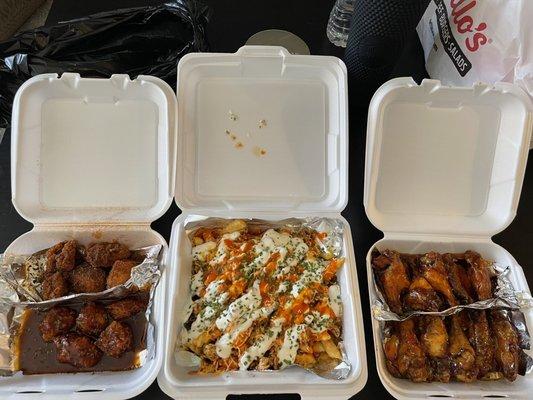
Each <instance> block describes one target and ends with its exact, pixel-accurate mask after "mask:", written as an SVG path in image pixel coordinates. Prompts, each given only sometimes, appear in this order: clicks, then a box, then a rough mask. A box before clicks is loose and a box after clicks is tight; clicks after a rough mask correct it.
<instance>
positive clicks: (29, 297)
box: [0, 245, 163, 376]
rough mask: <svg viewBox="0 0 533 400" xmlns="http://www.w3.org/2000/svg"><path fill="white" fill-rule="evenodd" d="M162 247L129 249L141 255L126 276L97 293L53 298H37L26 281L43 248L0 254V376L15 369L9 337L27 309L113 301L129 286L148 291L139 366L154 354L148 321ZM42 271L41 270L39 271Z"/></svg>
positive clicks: (36, 269) (37, 267)
mask: <svg viewBox="0 0 533 400" xmlns="http://www.w3.org/2000/svg"><path fill="white" fill-rule="evenodd" d="M161 250H162V246H161V245H154V246H149V247H144V248H139V249H135V250H132V253H133V257H135V258H136V259H140V258H144V259H143V261H142V262H141V263H140V264H139V265H137V266H135V267H134V268H133V269H132V271H131V277H130V279H129V280H128V281H127V282H126V283H124V284H122V285H119V286H116V287H114V288H111V289H107V290H105V291H103V292H99V293H80V294H72V295H68V296H64V297H60V298H57V299H52V300H46V301H40V299H41V297H40V295H39V289H32V286H31V285H30V284H29V283H30V282H35V281H36V280H35V279H36V278H35V277H36V276H37V274H38V273H39V271H44V269H41V267H42V266H43V261H42V259H43V258H44V257H43V255H44V253H45V252H46V250H43V251H39V252H37V253H34V254H32V255H30V256H10V257H8V258H7V259H6V258H4V259H2V257H1V256H0V265H1V274H0V376H10V375H13V374H16V373H20V372H17V371H16V370H15V368H14V361H15V360H14V357H13V348H12V346H13V339H14V338H15V336H16V335H17V333H18V329H19V328H20V324H21V318H22V316H23V314H24V312H25V311H26V310H27V309H30V308H32V309H39V310H46V309H48V308H50V307H53V306H56V305H69V304H75V303H84V302H86V301H98V300H117V299H120V298H123V297H125V296H127V295H129V294H131V291H130V289H131V288H132V287H137V288H141V289H143V290H148V291H149V301H148V306H147V308H146V312H145V317H146V320H147V330H146V349H145V350H143V351H142V352H141V354H140V355H139V366H138V367H142V366H143V365H144V364H145V363H146V362H147V361H148V360H151V359H153V358H154V357H155V328H154V326H153V324H152V323H151V322H150V314H151V310H152V302H153V298H154V294H155V289H156V287H157V284H158V282H159V279H160V276H161V271H160V268H159V267H160V264H161V257H162V256H163V252H162V251H161ZM24 263H29V266H30V267H29V270H31V271H34V272H35V273H34V272H31V273H30V274H29V276H28V275H26V273H24V271H26V268H25V267H24ZM41 273H42V272H41Z"/></svg>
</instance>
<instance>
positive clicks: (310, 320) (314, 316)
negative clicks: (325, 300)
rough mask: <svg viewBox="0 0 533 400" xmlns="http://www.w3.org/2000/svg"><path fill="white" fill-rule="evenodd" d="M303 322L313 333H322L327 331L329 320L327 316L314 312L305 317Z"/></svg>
mask: <svg viewBox="0 0 533 400" xmlns="http://www.w3.org/2000/svg"><path fill="white" fill-rule="evenodd" d="M304 321H305V323H306V324H307V326H308V327H309V329H311V331H312V332H313V333H322V332H324V331H325V330H327V329H328V326H329V322H330V318H329V315H326V314H320V313H319V312H318V311H316V310H314V311H312V312H311V313H310V314H307V315H306V316H305V319H304Z"/></svg>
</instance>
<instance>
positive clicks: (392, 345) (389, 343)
mask: <svg viewBox="0 0 533 400" xmlns="http://www.w3.org/2000/svg"><path fill="white" fill-rule="evenodd" d="M390 328H392V327H390ZM399 345H400V339H399V337H398V334H397V333H396V332H393V333H392V334H390V335H389V336H387V337H386V338H385V339H384V340H383V350H384V353H385V363H386V364H387V369H388V370H389V372H390V373H391V374H392V376H394V377H396V378H401V377H402V375H401V374H400V371H398V347H399Z"/></svg>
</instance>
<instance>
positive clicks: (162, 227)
mask: <svg viewBox="0 0 533 400" xmlns="http://www.w3.org/2000/svg"><path fill="white" fill-rule="evenodd" d="M159 2H160V1H158V0H113V1H109V0H92V1H90V2H88V1H83V2H82V1H71V0H54V3H53V6H52V9H51V11H50V15H49V17H48V20H47V24H52V23H56V22H58V21H62V20H68V19H72V18H76V17H81V16H84V15H88V14H90V13H94V12H98V11H105V10H111V9H116V8H121V7H131V6H141V5H147V4H157V3H159ZM208 3H209V5H210V6H211V8H212V11H213V13H212V18H211V22H210V23H209V27H208V30H207V31H208V37H209V42H210V47H211V50H212V51H217V52H234V51H236V50H237V49H238V48H239V47H240V46H242V45H243V44H244V43H245V42H246V40H247V39H248V38H249V37H250V36H251V35H252V34H254V33H256V32H258V31H261V30H264V29H271V28H276V29H286V30H289V31H291V32H294V33H295V34H297V35H298V36H300V37H301V38H302V39H303V40H304V41H305V42H306V43H307V45H308V46H309V48H310V50H311V54H324V55H335V56H338V57H342V55H343V50H342V49H340V48H338V47H335V46H333V45H331V44H330V43H329V41H328V40H327V38H326V36H325V28H326V23H327V19H328V16H329V12H330V10H331V7H332V5H333V3H334V1H333V0H328V1H326V0H311V1H310V0H271V1H266V0H265V1H263V0H261V1H250V0H212V1H208ZM393 75H394V76H413V77H414V78H415V80H417V81H420V80H421V79H422V78H424V77H425V76H426V72H425V69H424V60H423V55H422V52H421V48H420V44H419V42H418V38H417V36H416V34H415V33H413V35H412V38H411V40H410V41H409V42H408V43H407V45H406V48H405V51H404V54H403V55H402V57H401V59H400V60H399V62H398V65H397V67H396V70H395V71H394V74H393ZM349 94H350V102H351V106H350V167H349V173H350V180H349V185H350V186H349V202H348V206H347V207H346V209H345V210H344V212H343V215H344V217H345V218H346V219H347V220H348V221H349V222H350V225H351V229H352V233H353V241H354V246H355V253H356V261H357V270H358V271H357V273H358V277H359V287H360V291H361V305H362V309H363V317H364V327H365V338H366V351H367V362H368V381H367V384H366V386H365V387H364V389H363V390H362V391H361V392H359V393H358V394H357V395H356V396H354V397H353V398H370V397H372V398H379V399H383V398H390V395H389V394H388V393H387V391H386V390H385V388H384V387H383V385H382V384H381V382H380V380H379V377H378V374H377V371H376V363H375V357H374V351H373V347H374V345H373V340H372V332H371V322H370V311H369V301H368V286H367V281H366V279H367V278H366V271H365V255H366V253H367V251H368V249H369V248H370V246H371V245H372V244H373V243H374V242H375V241H377V240H378V239H380V238H381V237H382V234H381V232H379V231H378V230H377V229H375V228H374V227H373V226H372V225H371V224H370V222H369V221H368V219H367V217H366V214H365V210H364V207H363V179H364V156H365V154H364V149H365V140H366V118H367V105H364V106H355V103H356V101H355V99H357V95H358V88H357V87H354V86H353V85H352V86H350V88H349ZM9 148H10V135H9V133H6V137H4V140H3V141H2V143H1V145H0V249H4V248H6V247H7V246H8V245H9V243H11V242H12V241H13V240H14V239H15V238H17V237H18V236H19V235H21V234H22V233H24V232H27V231H28V230H30V229H31V227H32V226H31V224H30V223H28V222H27V221H25V220H24V219H22V217H20V216H19V215H18V214H17V212H16V210H15V209H14V207H13V206H12V204H11V201H10V193H11V190H10V155H9ZM531 164H532V163H529V164H528V167H527V171H526V176H525V181H524V186H523V189H522V196H521V200H520V205H519V208H518V214H517V216H516V218H515V219H514V221H513V222H512V224H511V225H510V226H509V227H508V228H507V229H505V230H504V231H503V232H502V233H500V234H498V235H497V236H495V237H494V241H495V242H496V243H498V244H500V245H502V246H503V247H505V248H506V249H507V250H508V251H510V252H511V254H513V256H514V257H515V258H516V259H517V261H518V263H519V264H520V265H522V267H524V272H525V275H526V277H527V280H528V282H530V283H533V266H530V268H528V265H527V264H528V263H529V261H530V260H531V259H533V246H532V243H533V226H532V225H531V222H532V216H533V167H532V166H531ZM179 213H180V210H179V209H178V208H177V207H176V205H175V204H173V205H172V207H171V208H170V209H169V210H168V211H167V213H166V214H165V215H164V216H163V217H161V218H160V219H158V220H157V221H155V222H154V223H153V224H152V227H153V228H154V229H155V230H157V231H158V232H159V233H161V234H162V235H163V236H164V237H165V239H166V240H167V241H168V240H169V238H170V229H171V225H172V222H173V221H174V219H175V218H176V217H177V216H178V215H179ZM229 397H231V398H235V399H237V398H238V399H260V398H264V399H297V398H299V396H298V395H294V394H292V395H290V394H287V395H277V396H273V395H247V396H244V395H243V396H229ZM103 398H105V395H104V396H103ZM136 398H137V399H146V400H147V399H163V398H168V397H167V396H166V395H165V394H163V392H161V390H160V389H159V386H158V385H157V382H154V383H153V384H152V385H151V386H150V387H149V388H148V389H147V390H146V391H145V392H144V393H142V394H140V395H139V396H138V397H136Z"/></svg>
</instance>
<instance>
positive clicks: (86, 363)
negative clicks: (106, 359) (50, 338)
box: [54, 332, 102, 368]
mask: <svg viewBox="0 0 533 400" xmlns="http://www.w3.org/2000/svg"><path fill="white" fill-rule="evenodd" d="M54 343H55V345H56V348H57V360H58V361H59V362H61V363H68V364H71V365H73V366H75V367H78V368H90V367H94V366H95V365H96V364H97V363H98V362H99V361H100V359H101V358H102V353H101V352H100V350H99V349H98V347H96V346H95V344H94V343H93V342H92V340H91V339H89V338H88V337H87V336H83V335H79V334H77V333H72V332H71V333H67V334H65V335H62V336H58V337H56V338H55V339H54Z"/></svg>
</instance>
